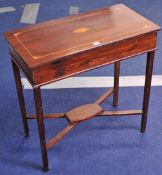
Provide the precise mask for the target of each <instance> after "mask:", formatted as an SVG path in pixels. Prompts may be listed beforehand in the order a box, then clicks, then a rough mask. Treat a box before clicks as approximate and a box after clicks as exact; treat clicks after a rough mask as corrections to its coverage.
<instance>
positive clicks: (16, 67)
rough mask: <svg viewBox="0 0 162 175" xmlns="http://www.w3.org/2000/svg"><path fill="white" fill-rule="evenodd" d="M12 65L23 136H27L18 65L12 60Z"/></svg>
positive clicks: (27, 129)
mask: <svg viewBox="0 0 162 175" xmlns="http://www.w3.org/2000/svg"><path fill="white" fill-rule="evenodd" d="M12 67H13V73H14V78H15V83H16V89H17V95H18V99H19V104H20V110H21V116H22V121H23V126H24V131H25V136H29V127H28V121H27V118H26V108H25V102H24V95H23V89H22V84H21V77H20V71H19V68H18V66H17V65H16V64H15V63H14V61H12Z"/></svg>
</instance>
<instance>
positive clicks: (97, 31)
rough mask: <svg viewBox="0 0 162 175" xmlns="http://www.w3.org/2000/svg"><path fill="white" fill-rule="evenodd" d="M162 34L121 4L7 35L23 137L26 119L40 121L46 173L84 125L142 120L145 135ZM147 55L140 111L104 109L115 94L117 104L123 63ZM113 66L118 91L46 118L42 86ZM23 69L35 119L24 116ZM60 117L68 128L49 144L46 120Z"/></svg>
mask: <svg viewBox="0 0 162 175" xmlns="http://www.w3.org/2000/svg"><path fill="white" fill-rule="evenodd" d="M159 30H160V27H159V26H158V25H156V24H154V23H152V22H151V21H149V20H147V19H146V18H144V17H142V16H141V15H139V14H138V13H136V12H134V11H133V10H131V9H130V8H128V7H126V6H125V5H123V4H117V5H113V6H111V7H105V8H102V9H97V10H93V11H90V12H87V13H83V14H79V15H74V16H68V17H64V18H61V19H56V20H51V21H47V22H44V23H40V24H35V25H30V26H27V27H25V28H22V29H16V30H12V31H9V32H5V33H4V35H5V37H6V39H7V41H8V46H9V54H10V55H11V60H12V66H13V73H14V77H15V82H16V87H17V94H18V98H19V103H20V109H21V114H22V121H23V126H24V130H25V135H26V136H28V135H29V128H28V120H29V119H37V123H38V130H39V138H40V145H41V152H42V160H43V170H44V171H48V157H47V150H48V149H50V148H51V147H52V146H54V145H55V144H56V143H57V142H58V141H59V140H60V139H62V138H63V137H64V136H65V135H66V134H67V133H68V132H69V131H70V130H71V129H72V128H74V127H75V126H77V124H79V123H80V122H82V121H84V120H87V119H90V118H92V117H97V116H121V115H123V116H125V115H142V119H141V132H144V131H145V128H146V122H147V113H148V105H149V95H150V87H151V78H152V69H153V61H154V53H155V50H156V42H157V32H158V31H159ZM144 53H147V65H146V78H145V87H144V98H143V107H142V110H123V111H104V110H103V108H102V107H101V106H100V104H101V103H102V102H103V101H104V100H105V99H106V98H107V97H109V96H110V95H111V94H113V105H114V106H116V105H117V103H118V91H119V74H120V61H122V60H125V59H128V58H130V57H134V56H136V55H140V54H144ZM113 63H114V88H111V89H109V90H108V91H107V92H106V93H105V94H103V95H102V96H101V97H100V98H98V99H97V100H96V101H95V102H94V103H90V104H86V105H83V106H79V107H77V108H75V109H72V110H70V111H68V112H67V113H65V114H64V113H57V114H43V107H42V99H41V91H40V87H41V86H43V85H46V84H49V83H51V82H55V81H59V80H61V79H64V78H67V77H70V76H73V75H75V74H78V73H81V72H85V71H88V70H91V69H94V68H98V67H101V66H104V65H108V64H113ZM20 70H22V72H23V73H24V74H25V76H26V78H27V79H28V80H29V82H30V84H31V85H32V87H33V92H34V99H35V108H36V115H34V114H33V115H28V114H27V113H26V109H25V102H24V97H23V89H22V84H21V77H20ZM60 117H62V118H65V119H66V120H68V122H69V125H68V126H67V127H66V128H65V129H63V130H62V131H61V132H60V133H58V134H57V135H56V136H55V137H54V138H53V139H51V140H50V141H49V142H48V143H46V137H45V128H44V122H43V121H44V119H46V118H60Z"/></svg>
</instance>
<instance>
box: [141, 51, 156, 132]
mask: <svg viewBox="0 0 162 175" xmlns="http://www.w3.org/2000/svg"><path fill="white" fill-rule="evenodd" d="M154 55H155V51H152V52H149V53H148V54H147V64H146V74H145V87H144V97H143V109H142V111H143V115H142V120H141V132H145V129H146V123H147V113H148V106H149V97H150V89H151V80H152V71H153V63H154Z"/></svg>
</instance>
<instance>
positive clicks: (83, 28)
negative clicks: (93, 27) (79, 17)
mask: <svg viewBox="0 0 162 175" xmlns="http://www.w3.org/2000/svg"><path fill="white" fill-rule="evenodd" d="M89 30H90V28H88V27H81V28H77V29H75V30H74V31H73V32H74V33H85V32H88V31H89Z"/></svg>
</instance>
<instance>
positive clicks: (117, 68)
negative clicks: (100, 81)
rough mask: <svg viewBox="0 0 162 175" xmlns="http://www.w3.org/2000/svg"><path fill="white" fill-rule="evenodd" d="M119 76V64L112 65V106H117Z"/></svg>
mask: <svg viewBox="0 0 162 175" xmlns="http://www.w3.org/2000/svg"><path fill="white" fill-rule="evenodd" d="M119 75H120V62H116V63H115V64H114V93H113V105H114V106H117V104H118V93H119Z"/></svg>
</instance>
